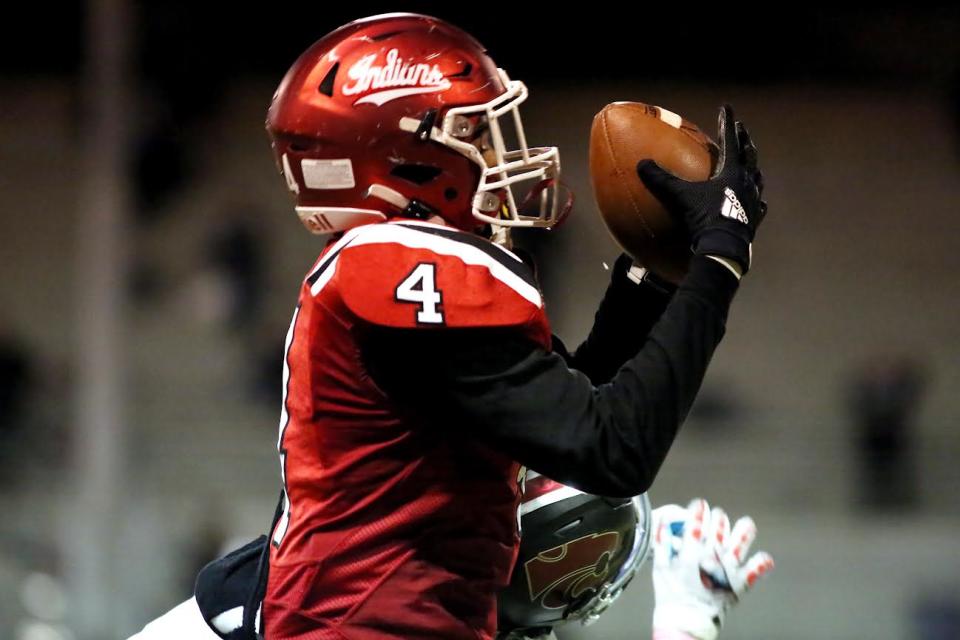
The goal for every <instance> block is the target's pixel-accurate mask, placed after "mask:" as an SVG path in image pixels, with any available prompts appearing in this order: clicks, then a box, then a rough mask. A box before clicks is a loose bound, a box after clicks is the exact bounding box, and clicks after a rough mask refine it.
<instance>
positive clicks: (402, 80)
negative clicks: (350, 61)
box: [341, 49, 450, 106]
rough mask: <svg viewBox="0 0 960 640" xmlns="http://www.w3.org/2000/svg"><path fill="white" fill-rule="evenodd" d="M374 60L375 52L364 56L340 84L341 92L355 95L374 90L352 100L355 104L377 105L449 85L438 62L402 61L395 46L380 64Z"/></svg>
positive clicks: (375, 57)
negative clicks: (415, 62) (430, 63)
mask: <svg viewBox="0 0 960 640" xmlns="http://www.w3.org/2000/svg"><path fill="white" fill-rule="evenodd" d="M376 59H377V54H370V55H367V56H363V57H362V58H360V60H359V61H357V62H356V63H355V64H354V65H353V66H352V67H350V69H349V70H348V71H347V76H348V77H349V78H350V82H347V83H346V84H344V85H343V88H342V89H341V91H343V95H345V96H355V95H357V94H360V93H364V92H366V91H370V90H374V92H373V93H369V94H367V95H365V96H363V97H362V98H360V99H359V100H357V101H356V102H354V103H353V104H355V105H357V104H375V105H377V106H380V105H382V104H385V103H387V102H390V101H391V100H395V99H397V98H403V97H405V96H412V95H415V94H418V93H432V92H434V91H445V90H447V89H449V88H450V81H449V80H447V79H446V78H444V77H443V73H442V72H441V71H440V67H439V66H438V65H435V64H434V65H429V64H423V63H418V64H412V63H409V62H404V61H401V60H400V53H399V51H397V49H391V50H390V51H389V52H387V60H386V64H384V65H383V66H379V65H375V64H374V61H375V60H376Z"/></svg>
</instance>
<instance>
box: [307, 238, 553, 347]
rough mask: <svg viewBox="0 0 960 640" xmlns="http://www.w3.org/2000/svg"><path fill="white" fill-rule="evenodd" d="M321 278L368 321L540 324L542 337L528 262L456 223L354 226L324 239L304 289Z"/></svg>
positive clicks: (539, 307)
mask: <svg viewBox="0 0 960 640" xmlns="http://www.w3.org/2000/svg"><path fill="white" fill-rule="evenodd" d="M337 245H340V246H337ZM334 252H336V255H332V254H334ZM325 265H326V266H325ZM331 270H332V271H333V273H329V272H330V271H331ZM311 278H313V279H314V282H313V283H311V282H310V280H311ZM325 280H329V281H330V283H331V284H332V285H333V286H334V287H335V290H336V295H338V296H339V297H340V299H341V300H342V301H343V303H344V304H345V306H346V307H347V309H349V311H350V312H351V313H352V314H353V315H355V316H356V317H357V318H359V319H361V320H362V321H364V322H368V323H371V324H376V325H381V326H388V327H399V328H414V327H455V328H465V327H508V326H517V325H534V326H535V327H538V328H539V325H542V329H543V331H545V332H546V336H547V340H549V327H548V325H547V322H546V316H545V314H544V311H543V299H542V296H541V294H540V289H539V287H538V286H537V282H536V279H535V278H534V275H533V272H532V271H531V270H530V268H529V267H528V266H527V265H526V264H524V263H523V262H522V261H521V260H520V259H519V258H518V257H516V256H515V255H514V254H513V253H511V252H509V251H507V250H505V249H503V248H501V247H499V246H497V245H495V244H493V243H491V242H489V241H487V240H484V239H483V238H480V237H478V236H475V235H473V234H470V233H465V232H462V231H458V230H456V229H451V228H448V227H442V226H440V225H433V224H426V223H414V222H402V223H380V224H372V225H366V226H363V227H359V228H357V229H354V230H352V231H351V232H348V233H347V234H346V235H345V236H344V237H343V238H342V239H341V240H340V241H339V242H338V243H337V244H336V245H334V246H333V247H331V248H330V250H329V251H328V252H327V253H326V254H325V255H324V257H323V258H321V260H320V262H318V266H317V267H316V268H315V269H314V273H312V274H311V275H310V276H309V277H308V279H307V281H308V283H310V284H311V291H312V290H313V289H315V288H318V284H320V286H325V285H324V284H323V283H324V281H325ZM326 286H329V285H326ZM534 333H536V334H539V333H540V331H539V330H535V331H534ZM537 337H538V339H539V338H540V336H539V335H538V336H537Z"/></svg>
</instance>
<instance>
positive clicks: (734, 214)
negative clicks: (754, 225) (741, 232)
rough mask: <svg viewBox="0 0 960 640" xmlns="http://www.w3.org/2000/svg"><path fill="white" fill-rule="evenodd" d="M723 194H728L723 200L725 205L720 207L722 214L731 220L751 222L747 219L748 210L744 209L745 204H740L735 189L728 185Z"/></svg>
mask: <svg viewBox="0 0 960 640" xmlns="http://www.w3.org/2000/svg"><path fill="white" fill-rule="evenodd" d="M723 194H724V195H725V196H726V198H724V200H723V207H722V208H721V209H720V215H722V216H723V217H724V218H730V219H731V220H736V221H737V222H742V223H743V224H749V221H748V220H747V212H746V211H744V210H743V205H742V204H740V200H739V199H737V194H735V193H734V192H733V189H731V188H730V187H727V188H725V189H724V190H723Z"/></svg>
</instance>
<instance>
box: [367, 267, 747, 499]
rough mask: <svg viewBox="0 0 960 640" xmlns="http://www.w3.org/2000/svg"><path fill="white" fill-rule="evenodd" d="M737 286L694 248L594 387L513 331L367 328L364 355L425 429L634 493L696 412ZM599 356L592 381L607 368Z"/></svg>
mask: <svg viewBox="0 0 960 640" xmlns="http://www.w3.org/2000/svg"><path fill="white" fill-rule="evenodd" d="M737 284H738V281H737V279H736V278H735V277H734V276H733V275H732V273H730V271H729V270H728V269H726V268H725V267H724V266H722V265H720V264H718V263H717V262H715V261H713V260H711V259H710V258H707V257H704V256H696V257H694V258H693V261H692V263H691V267H690V272H689V273H688V275H687V277H686V278H685V279H684V281H683V283H682V284H681V286H680V287H679V289H678V290H677V292H676V294H675V295H674V296H673V298H672V299H671V300H670V303H669V304H668V305H667V307H666V309H665V310H664V311H663V314H662V316H660V318H659V321H657V322H656V324H655V325H654V327H653V329H652V330H651V331H650V332H649V335H648V336H647V338H646V340H645V341H644V342H643V344H642V347H640V348H639V350H638V351H637V352H636V354H635V355H634V356H632V357H630V358H629V359H627V360H626V362H625V364H623V366H622V367H620V368H619V370H618V371H617V372H616V374H615V375H613V376H612V378H611V379H610V380H609V382H606V383H603V384H600V385H599V386H596V385H594V384H593V383H592V382H591V380H590V378H589V377H588V376H587V375H586V374H584V373H582V372H580V371H578V370H577V369H572V368H570V366H568V364H567V362H566V361H565V360H564V358H563V357H562V356H561V355H559V354H557V353H553V352H547V351H545V350H544V349H542V348H541V347H539V346H537V345H534V344H532V343H531V342H529V341H527V340H525V339H524V338H523V337H522V336H518V335H516V333H517V332H516V331H515V330H512V331H508V330H496V329H489V330H476V329H464V330H449V329H447V330H397V329H371V328H368V329H367V331H366V334H365V335H363V336H362V339H361V341H360V343H361V344H362V345H363V347H362V353H361V357H362V358H363V361H364V364H365V365H366V367H367V369H368V371H369V373H370V375H371V376H372V377H373V379H374V381H375V382H376V383H377V384H378V385H379V386H380V387H381V388H382V389H383V390H384V391H385V392H386V393H387V394H388V395H389V396H390V397H391V398H392V399H393V400H394V401H395V402H396V403H397V405H398V407H400V408H401V409H402V410H404V411H407V412H410V414H411V415H412V417H413V418H415V419H417V420H420V421H422V424H423V425H424V427H425V428H433V429H442V430H443V433H444V434H445V435H446V436H447V437H455V438H467V439H472V440H476V441H480V442H483V443H486V444H487V445H489V446H491V447H493V448H495V449H497V450H499V451H502V452H503V453H506V454H507V455H510V456H511V457H513V458H514V459H515V460H517V461H518V462H520V463H522V464H524V465H526V466H528V467H530V468H532V469H535V470H537V471H538V472H540V473H542V474H544V475H546V476H549V477H550V478H553V479H554V480H557V481H558V482H562V483H564V484H569V485H572V486H574V487H577V488H579V489H582V490H584V491H587V492H589V493H595V494H600V495H608V496H632V495H636V494H639V493H642V492H644V491H646V490H647V489H648V488H649V486H650V484H651V483H652V482H653V479H654V477H655V476H656V474H657V471H658V470H659V469H660V466H661V464H662V463H663V460H664V458H665V457H666V454H667V451H668V450H669V448H670V445H671V444H672V442H673V439H674V437H675V436H676V433H677V429H678V428H679V426H680V424H681V423H682V422H683V420H684V418H685V417H686V415H687V412H688V411H689V409H690V405H691V404H692V402H693V400H694V397H695V396H696V393H697V391H698V390H699V388H700V383H701V381H702V380H703V376H704V373H705V371H706V368H707V364H708V363H709V361H710V358H711V356H712V355H713V352H714V350H715V348H716V346H717V344H718V343H719V342H720V339H721V338H722V336H723V333H724V326H725V323H726V317H727V312H728V309H729V306H730V302H731V300H732V298H733V295H734V293H735V292H736V289H737ZM595 330H597V327H595ZM601 333H602V330H601ZM638 333H641V334H642V333H643V332H642V330H640V331H638ZM603 339H605V338H601V335H600V334H599V333H598V335H597V336H596V341H602V340H603ZM621 339H623V338H621ZM640 339H641V340H642V337H641V338H640ZM587 342H588V343H589V342H590V341H589V339H588V341H587ZM577 351H578V354H579V352H580V349H578V350H577ZM621 353H623V352H622V351H621ZM573 360H574V362H575V361H576V360H577V356H575V357H574V358H573ZM600 360H601V361H602V362H601V364H602V366H599V367H597V368H596V370H595V371H593V374H594V376H596V377H597V378H602V377H603V374H604V373H605V372H604V369H605V368H608V367H609V366H610V364H609V363H608V362H606V358H600ZM588 368H590V367H588Z"/></svg>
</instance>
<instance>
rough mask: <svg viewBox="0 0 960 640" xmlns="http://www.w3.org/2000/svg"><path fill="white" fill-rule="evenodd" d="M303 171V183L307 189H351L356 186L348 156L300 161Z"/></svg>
mask: <svg viewBox="0 0 960 640" xmlns="http://www.w3.org/2000/svg"><path fill="white" fill-rule="evenodd" d="M300 169H301V170H302V171H303V183H304V184H305V185H306V187H307V188H308V189H352V188H354V187H355V186H356V184H357V183H356V181H355V180H354V178H353V163H352V162H351V161H350V158H341V159H337V160H310V159H307V158H304V159H303V160H301V161H300Z"/></svg>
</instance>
